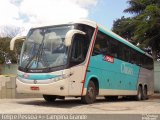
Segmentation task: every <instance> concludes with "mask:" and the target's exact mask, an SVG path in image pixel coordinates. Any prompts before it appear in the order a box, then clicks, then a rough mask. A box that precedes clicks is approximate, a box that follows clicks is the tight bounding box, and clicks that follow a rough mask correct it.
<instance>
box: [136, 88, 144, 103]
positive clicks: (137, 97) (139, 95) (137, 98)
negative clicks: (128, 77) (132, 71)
mask: <svg viewBox="0 0 160 120" xmlns="http://www.w3.org/2000/svg"><path fill="white" fill-rule="evenodd" d="M142 98H143V90H142V87H141V86H138V92H137V96H136V100H137V101H140V100H142Z"/></svg>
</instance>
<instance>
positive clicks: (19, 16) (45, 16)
mask: <svg viewBox="0 0 160 120" xmlns="http://www.w3.org/2000/svg"><path fill="white" fill-rule="evenodd" d="M96 3H97V0H0V15H1V19H0V26H1V25H17V26H25V27H26V26H31V25H34V24H42V23H52V24H56V23H60V22H64V21H71V20H74V19H79V18H87V17H88V14H89V13H88V9H89V7H90V6H95V5H96Z"/></svg>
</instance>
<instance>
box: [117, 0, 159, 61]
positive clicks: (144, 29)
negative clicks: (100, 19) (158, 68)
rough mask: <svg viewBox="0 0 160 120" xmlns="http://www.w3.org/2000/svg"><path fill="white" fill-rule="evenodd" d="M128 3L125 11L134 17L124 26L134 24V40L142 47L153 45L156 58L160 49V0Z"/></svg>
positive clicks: (136, 0)
mask: <svg viewBox="0 0 160 120" xmlns="http://www.w3.org/2000/svg"><path fill="white" fill-rule="evenodd" d="M128 3H129V7H128V8H127V9H125V10H124V12H128V13H131V14H132V15H133V17H131V18H130V20H129V21H130V22H128V23H127V22H126V23H127V24H126V25H123V24H121V25H122V28H126V27H127V26H132V27H133V28H134V30H133V31H131V32H132V35H133V36H132V40H134V41H136V42H138V43H139V44H140V47H141V48H146V47H148V46H151V48H152V51H153V53H154V54H153V57H154V58H156V54H157V52H158V51H160V39H159V38H160V1H159V0H129V1H128ZM126 19H127V18H126ZM122 21H123V22H124V21H126V20H124V19H122ZM123 22H121V23H123ZM114 29H115V28H114ZM124 30H127V29H124Z"/></svg>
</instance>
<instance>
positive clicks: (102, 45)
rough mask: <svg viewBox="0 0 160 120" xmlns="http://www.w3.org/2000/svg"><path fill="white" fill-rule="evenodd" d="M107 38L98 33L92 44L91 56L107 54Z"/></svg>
mask: <svg viewBox="0 0 160 120" xmlns="http://www.w3.org/2000/svg"><path fill="white" fill-rule="evenodd" d="M108 51H109V49H108V37H107V36H106V35H105V34H103V33H102V32H100V31H99V32H98V34H97V38H96V41H95V44H94V48H93V53H92V56H95V55H99V54H103V55H106V54H108Z"/></svg>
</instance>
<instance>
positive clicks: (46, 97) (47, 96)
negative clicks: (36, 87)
mask: <svg viewBox="0 0 160 120" xmlns="http://www.w3.org/2000/svg"><path fill="white" fill-rule="evenodd" d="M43 98H44V99H45V100H46V101H47V102H54V101H55V100H56V98H57V97H56V96H54V95H43Z"/></svg>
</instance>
